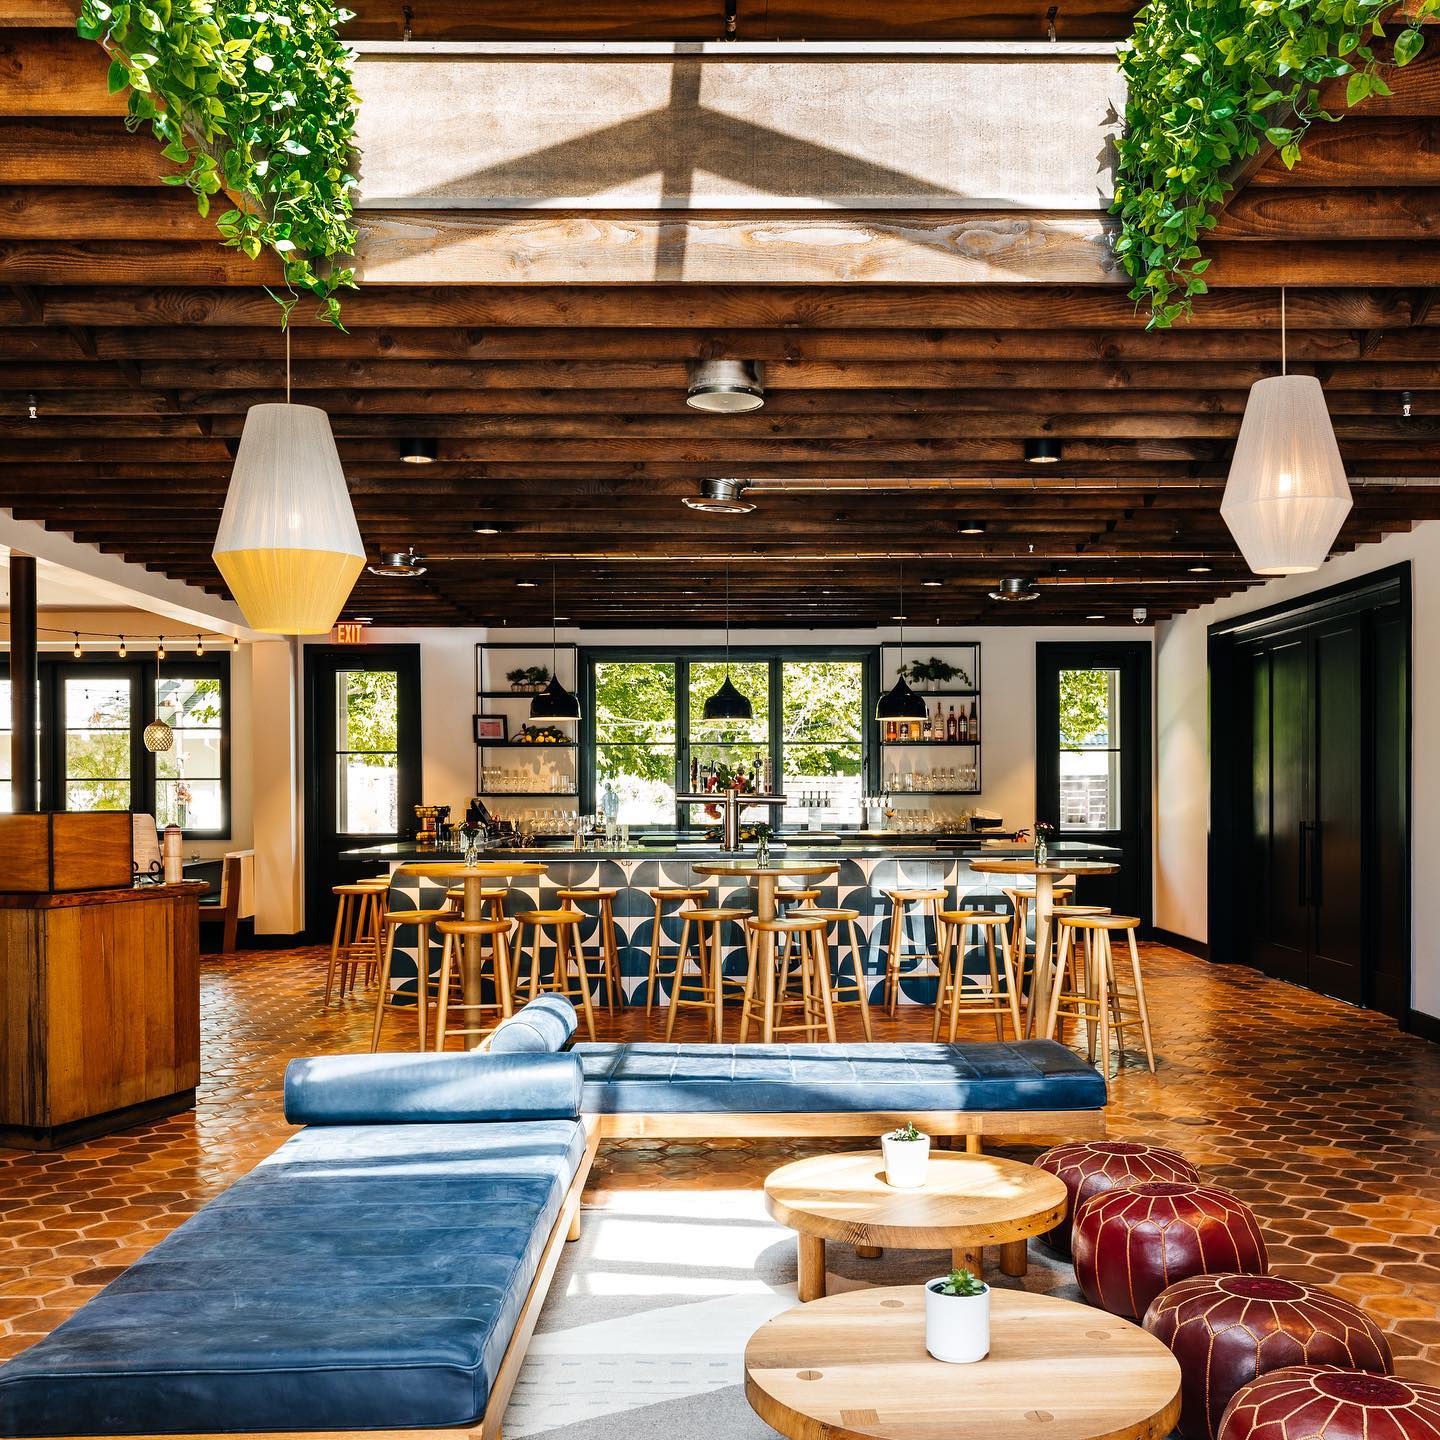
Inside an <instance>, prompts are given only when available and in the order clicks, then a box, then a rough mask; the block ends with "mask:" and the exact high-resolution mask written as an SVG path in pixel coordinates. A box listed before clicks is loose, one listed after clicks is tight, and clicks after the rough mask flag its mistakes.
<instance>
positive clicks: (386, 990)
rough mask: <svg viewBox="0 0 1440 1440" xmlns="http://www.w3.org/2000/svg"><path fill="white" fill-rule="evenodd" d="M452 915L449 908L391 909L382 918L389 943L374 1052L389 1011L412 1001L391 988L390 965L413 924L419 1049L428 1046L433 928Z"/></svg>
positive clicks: (373, 1036) (377, 1006)
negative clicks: (397, 945)
mask: <svg viewBox="0 0 1440 1440" xmlns="http://www.w3.org/2000/svg"><path fill="white" fill-rule="evenodd" d="M450 918H452V917H451V915H450V912H449V911H448V910H387V911H386V912H385V914H384V915H382V916H381V917H380V920H381V924H382V925H383V926H384V928H385V946H384V949H383V950H382V952H381V956H380V988H379V992H378V993H377V994H376V996H375V1029H374V1032H373V1033H372V1034H371V1036H370V1052H371V1054H374V1053H375V1051H377V1050H378V1049H379V1048H380V1027H381V1025H382V1024H383V1023H384V1021H385V1012H386V1011H387V1010H409V1009H410V1006H409V1005H408V1004H405V1003H402V1002H401V1001H399V1000H397V999H396V997H397V996H399V995H401V994H404V993H405V992H403V991H401V990H395V991H393V992H392V991H391V989H390V964H391V961H392V959H393V958H394V955H395V936H396V934H397V932H398V931H399V930H400V928H401V926H403V925H413V926H414V927H415V932H416V942H415V992H414V993H415V1006H414V1008H415V1018H416V1022H417V1029H418V1030H419V1032H420V1043H419V1045H418V1046H417V1048H418V1049H420V1050H423V1049H424V1048H425V1031H426V1028H427V1026H428V1024H429V1011H430V988H431V976H430V927H431V926H432V925H433V924H435V922H436V921H437V920H448V919H450Z"/></svg>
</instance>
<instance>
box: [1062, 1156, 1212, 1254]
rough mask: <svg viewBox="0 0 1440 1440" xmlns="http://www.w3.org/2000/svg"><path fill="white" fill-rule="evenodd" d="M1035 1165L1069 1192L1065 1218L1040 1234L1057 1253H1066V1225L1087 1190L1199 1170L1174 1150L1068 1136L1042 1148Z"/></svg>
mask: <svg viewBox="0 0 1440 1440" xmlns="http://www.w3.org/2000/svg"><path fill="white" fill-rule="evenodd" d="M1035 1164H1036V1165H1038V1166H1039V1167H1040V1169H1042V1170H1048V1171H1049V1172H1050V1173H1051V1174H1052V1175H1057V1176H1059V1178H1060V1179H1061V1180H1063V1181H1064V1182H1065V1188H1066V1190H1068V1191H1069V1192H1070V1209H1069V1211H1068V1212H1067V1213H1066V1215H1065V1218H1064V1219H1063V1220H1062V1221H1061V1222H1060V1223H1059V1224H1058V1225H1057V1226H1056V1227H1055V1228H1054V1229H1053V1230H1047V1231H1046V1232H1045V1234H1044V1235H1042V1236H1041V1237H1040V1238H1041V1239H1042V1240H1044V1242H1045V1243H1046V1244H1047V1245H1049V1246H1050V1247H1051V1249H1053V1250H1058V1251H1059V1252H1060V1253H1061V1254H1062V1255H1068V1254H1069V1253H1070V1226H1071V1223H1072V1221H1073V1219H1074V1216H1075V1212H1076V1211H1077V1210H1079V1208H1080V1207H1081V1206H1082V1205H1083V1204H1084V1203H1085V1202H1086V1201H1087V1200H1088V1199H1089V1198H1090V1197H1091V1196H1092V1195H1098V1194H1099V1193H1100V1192H1101V1191H1102V1190H1115V1189H1122V1188H1124V1187H1125V1186H1128V1185H1139V1184H1141V1183H1142V1182H1144V1181H1146V1180H1183V1181H1186V1182H1188V1183H1189V1184H1192V1185H1198V1184H1199V1183H1200V1172H1199V1171H1198V1170H1196V1168H1195V1167H1194V1166H1193V1165H1192V1164H1191V1163H1190V1162H1189V1161H1188V1160H1187V1159H1186V1158H1185V1157H1184V1156H1183V1155H1181V1154H1180V1153H1179V1151H1177V1150H1165V1149H1163V1148H1162V1147H1160V1146H1159V1145H1144V1144H1141V1143H1140V1142H1139V1141H1134V1140H1071V1141H1070V1142H1069V1143H1067V1144H1065V1145H1056V1146H1055V1147H1054V1148H1053V1149H1051V1150H1047V1151H1046V1152H1045V1153H1044V1154H1043V1155H1042V1156H1041V1157H1040V1158H1039V1159H1038V1160H1037V1161H1036V1162H1035Z"/></svg>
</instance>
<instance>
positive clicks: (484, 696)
mask: <svg viewBox="0 0 1440 1440" xmlns="http://www.w3.org/2000/svg"><path fill="white" fill-rule="evenodd" d="M547 683H548V682H547ZM544 693H545V692H544V690H543V689H541V690H477V691H476V692H475V696H476V698H477V699H479V700H533V699H534V698H535V697H536V696H537V695H543V694H544ZM562 718H563V717H562Z"/></svg>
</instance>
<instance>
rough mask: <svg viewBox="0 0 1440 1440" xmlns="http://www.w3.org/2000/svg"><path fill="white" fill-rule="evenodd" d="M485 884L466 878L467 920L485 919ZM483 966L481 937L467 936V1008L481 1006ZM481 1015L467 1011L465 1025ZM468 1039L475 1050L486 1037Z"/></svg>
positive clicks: (463, 978) (463, 979) (463, 974)
mask: <svg viewBox="0 0 1440 1440" xmlns="http://www.w3.org/2000/svg"><path fill="white" fill-rule="evenodd" d="M484 884H485V881H484V878H483V877H482V876H479V875H467V876H466V877H465V918H466V919H467V920H483V919H484V918H485V914H484V910H485V902H484V901H483V900H482V899H481V898H480V891H481V890H482V889H483V887H484ZM481 964H482V961H481V955H480V937H479V936H478V935H467V936H465V944H464V946H463V948H462V951H461V964H460V988H461V989H462V990H463V991H464V992H465V1004H466V1005H467V1006H478V1005H479V1004H480V998H481V992H482V988H483V987H482V984H481V979H480V971H481ZM479 1013H480V1012H479V1010H478V1009H469V1010H466V1012H465V1022H464V1023H465V1024H467V1025H473V1024H475V1016H477V1015H478V1014H479ZM466 1038H467V1039H468V1040H469V1041H470V1045H469V1048H470V1049H471V1050H474V1049H475V1048H476V1047H477V1046H478V1045H479V1044H480V1041H481V1040H482V1039H483V1038H484V1037H483V1036H480V1037H472V1036H467V1037H466Z"/></svg>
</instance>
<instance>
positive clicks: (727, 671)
mask: <svg viewBox="0 0 1440 1440" xmlns="http://www.w3.org/2000/svg"><path fill="white" fill-rule="evenodd" d="M725 678H726V679H727V680H728V679H729V678H730V565H729V563H728V562H727V563H726V565H725Z"/></svg>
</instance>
